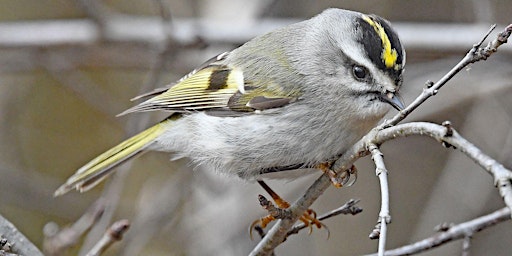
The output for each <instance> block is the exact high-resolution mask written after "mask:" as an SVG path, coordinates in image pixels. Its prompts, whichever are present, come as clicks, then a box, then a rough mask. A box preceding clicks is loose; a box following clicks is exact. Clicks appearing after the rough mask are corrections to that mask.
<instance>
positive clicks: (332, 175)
mask: <svg viewBox="0 0 512 256" xmlns="http://www.w3.org/2000/svg"><path fill="white" fill-rule="evenodd" d="M332 164H333V163H332V162H324V163H321V164H319V165H317V166H316V168H317V169H320V170H322V171H323V172H324V173H325V174H327V176H329V179H330V180H331V183H332V185H334V186H335V187H337V188H340V187H343V186H352V185H353V184H354V183H355V182H356V180H357V169H356V167H355V166H354V165H352V166H351V167H350V168H349V169H347V170H345V171H343V172H341V173H340V174H336V172H335V171H334V170H332V169H331V166H332ZM351 175H354V179H353V180H350V178H351Z"/></svg>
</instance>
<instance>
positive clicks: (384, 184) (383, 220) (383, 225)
mask: <svg viewBox="0 0 512 256" xmlns="http://www.w3.org/2000/svg"><path fill="white" fill-rule="evenodd" d="M368 150H369V151H370V153H371V154H372V160H373V162H375V167H376V168H375V174H376V175H377V177H379V182H380V194H381V203H380V204H381V207H380V212H379V219H378V221H377V225H376V226H375V229H374V230H373V231H372V233H371V234H370V239H377V238H378V239H379V247H378V252H379V256H383V255H384V251H385V250H386V238H387V225H388V224H389V223H391V215H390V214H389V186H388V170H387V168H386V165H385V164H384V154H382V152H381V151H380V150H379V148H378V147H377V145H375V144H373V143H370V145H368Z"/></svg>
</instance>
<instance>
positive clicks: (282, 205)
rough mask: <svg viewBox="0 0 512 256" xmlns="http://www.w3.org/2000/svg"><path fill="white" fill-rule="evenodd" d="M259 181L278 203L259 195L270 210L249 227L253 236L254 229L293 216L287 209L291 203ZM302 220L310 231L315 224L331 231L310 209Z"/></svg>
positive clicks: (262, 203)
mask: <svg viewBox="0 0 512 256" xmlns="http://www.w3.org/2000/svg"><path fill="white" fill-rule="evenodd" d="M258 183H259V184H260V186H261V187H263V189H265V191H267V193H269V195H270V196H271V197H272V200H274V202H275V203H276V206H277V207H276V206H274V204H272V202H270V201H269V200H267V199H266V198H265V197H264V196H262V195H259V196H258V200H259V201H260V205H261V206H262V207H263V209H265V210H267V211H268V213H269V214H268V215H267V216H264V217H262V218H260V219H258V220H255V221H254V222H253V223H252V224H251V226H250V228H249V235H250V236H251V239H253V237H252V231H253V230H254V229H257V230H261V229H264V228H265V227H267V225H268V224H269V223H270V222H272V221H274V220H277V219H286V218H291V212H290V211H289V210H287V209H288V208H289V207H290V204H289V203H288V202H286V201H285V200H284V199H282V198H281V197H280V196H279V195H278V194H277V193H276V192H274V190H272V189H271V188H270V187H269V186H268V185H267V184H266V183H265V182H264V181H261V180H258ZM299 219H300V221H302V222H303V223H304V225H306V226H307V227H309V233H310V234H311V232H312V231H313V226H316V227H317V228H321V227H324V228H325V229H327V231H329V229H328V228H327V226H325V225H324V224H323V223H322V222H320V221H319V220H318V219H317V218H316V212H315V211H313V210H311V209H308V210H306V211H305V212H304V214H303V215H302V216H301V217H300V218H299Z"/></svg>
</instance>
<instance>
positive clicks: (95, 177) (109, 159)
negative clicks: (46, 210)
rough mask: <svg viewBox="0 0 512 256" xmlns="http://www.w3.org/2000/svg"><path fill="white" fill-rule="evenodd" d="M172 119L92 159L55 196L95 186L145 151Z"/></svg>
mask: <svg viewBox="0 0 512 256" xmlns="http://www.w3.org/2000/svg"><path fill="white" fill-rule="evenodd" d="M170 121H171V119H166V120H164V121H162V122H160V123H158V124H156V125H155V126H153V127H151V128H149V129H146V130H144V131H143V132H141V133H139V134H137V135H135V136H133V137H131V138H129V139H127V140H125V141H123V142H121V143H120V144H119V145H117V146H115V147H113V148H111V149H109V150H108V151H106V152H105V153H103V154H101V155H99V156H97V157H96V158H94V159H92V160H91V161H90V162H88V163H87V164H86V165H84V166H82V167H81V168H80V169H78V171H77V172H76V173H75V174H74V175H73V176H71V177H69V179H68V180H67V181H66V183H64V184H63V185H62V186H60V187H59V188H58V189H57V190H56V191H55V193H54V196H60V195H63V194H65V193H67V192H69V191H70V190H72V189H76V190H78V191H80V192H84V191H87V190H89V189H91V188H93V187H94V186H96V185H97V184H98V183H99V182H101V181H103V180H104V179H105V178H106V177H108V175H109V174H112V172H113V168H114V167H116V166H117V165H119V164H121V163H123V162H124V161H126V160H128V159H130V158H132V157H135V156H137V155H139V154H140V153H142V152H144V150H145V149H146V148H147V147H148V146H149V145H151V144H152V143H153V142H154V141H155V138H157V137H158V136H159V135H161V134H162V133H163V132H164V131H165V128H166V126H167V123H168V122H170Z"/></svg>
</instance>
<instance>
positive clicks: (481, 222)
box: [368, 207, 511, 256]
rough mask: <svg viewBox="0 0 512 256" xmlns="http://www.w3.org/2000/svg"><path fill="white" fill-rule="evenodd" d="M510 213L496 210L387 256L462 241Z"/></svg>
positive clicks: (508, 217) (417, 251) (406, 253)
mask: <svg viewBox="0 0 512 256" xmlns="http://www.w3.org/2000/svg"><path fill="white" fill-rule="evenodd" d="M510 215H511V211H510V209H509V208H507V207H505V208H502V209H500V210H497V211H495V212H493V213H491V214H488V215H485V216H482V217H479V218H476V219H473V220H470V221H467V222H464V223H461V224H458V225H454V226H451V227H449V228H448V229H447V230H443V231H441V232H439V233H437V234H435V235H433V236H431V237H429V238H426V239H423V240H421V241H418V242H416V243H413V244H410V245H406V246H403V247H400V248H396V249H393V250H388V251H386V253H385V255H387V256H397V255H411V254H414V253H420V252H423V251H426V250H429V249H431V248H433V247H437V246H440V245H442V244H445V243H448V242H450V241H454V240H457V239H463V238H465V237H467V236H468V235H470V234H474V233H476V232H478V231H481V230H483V229H486V228H489V227H492V226H494V225H497V224H499V223H501V222H504V221H507V220H510ZM368 256H376V254H370V255H368Z"/></svg>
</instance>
